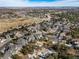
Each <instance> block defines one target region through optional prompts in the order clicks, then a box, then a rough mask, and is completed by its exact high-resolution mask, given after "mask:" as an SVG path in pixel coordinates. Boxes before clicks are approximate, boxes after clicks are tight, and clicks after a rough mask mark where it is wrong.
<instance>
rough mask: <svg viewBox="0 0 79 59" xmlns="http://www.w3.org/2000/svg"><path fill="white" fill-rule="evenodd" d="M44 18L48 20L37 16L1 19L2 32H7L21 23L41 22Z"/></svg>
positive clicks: (0, 28) (0, 29)
mask: <svg viewBox="0 0 79 59" xmlns="http://www.w3.org/2000/svg"><path fill="white" fill-rule="evenodd" d="M43 20H46V19H39V20H37V18H33V19H31V18H29V19H24V18H20V19H15V20H8V19H6V20H0V32H6V31H7V30H9V29H13V28H16V27H18V26H20V25H31V24H33V23H40V22H42V21H43Z"/></svg>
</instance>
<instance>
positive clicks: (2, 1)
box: [0, 0, 79, 7]
mask: <svg viewBox="0 0 79 59" xmlns="http://www.w3.org/2000/svg"><path fill="white" fill-rule="evenodd" d="M44 6H50V7H53V6H55V7H56V6H57V7H58V6H76V7H79V0H0V7H44Z"/></svg>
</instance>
